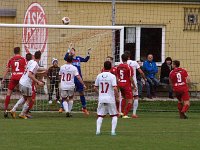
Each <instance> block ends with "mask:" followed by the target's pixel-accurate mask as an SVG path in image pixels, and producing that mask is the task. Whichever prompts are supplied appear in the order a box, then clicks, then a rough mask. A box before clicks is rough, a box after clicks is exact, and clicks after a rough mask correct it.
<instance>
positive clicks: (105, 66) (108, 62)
mask: <svg viewBox="0 0 200 150" xmlns="http://www.w3.org/2000/svg"><path fill="white" fill-rule="evenodd" d="M111 67H112V64H111V62H110V61H105V62H104V69H105V70H110V69H111Z"/></svg>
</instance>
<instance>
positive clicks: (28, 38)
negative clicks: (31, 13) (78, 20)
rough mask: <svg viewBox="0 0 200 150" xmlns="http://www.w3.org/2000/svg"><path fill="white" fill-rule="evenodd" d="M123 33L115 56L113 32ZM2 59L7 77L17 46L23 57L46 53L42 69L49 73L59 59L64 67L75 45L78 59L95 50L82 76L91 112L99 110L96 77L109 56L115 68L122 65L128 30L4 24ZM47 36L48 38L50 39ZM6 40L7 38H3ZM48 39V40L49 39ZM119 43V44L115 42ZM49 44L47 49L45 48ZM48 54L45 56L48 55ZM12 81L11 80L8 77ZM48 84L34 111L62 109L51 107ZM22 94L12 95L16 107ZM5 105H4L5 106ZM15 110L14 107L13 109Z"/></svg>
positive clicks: (0, 31)
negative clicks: (89, 50)
mask: <svg viewBox="0 0 200 150" xmlns="http://www.w3.org/2000/svg"><path fill="white" fill-rule="evenodd" d="M116 31H117V32H118V33H119V37H118V38H119V39H118V40H117V42H118V43H114V44H117V46H118V48H117V49H116V50H115V54H114V55H113V47H112V46H113V32H116ZM0 35H1V38H0V39H1V45H0V55H2V56H4V57H3V58H2V60H1V63H0V68H1V71H0V76H1V77H2V76H3V72H4V70H5V68H6V63H7V62H8V60H9V59H10V58H11V57H12V56H13V48H14V47H16V46H19V47H21V49H22V56H24V57H25V54H26V53H28V52H31V53H32V54H33V53H34V52H35V51H37V50H41V51H42V57H44V58H41V62H40V65H41V66H43V67H44V68H46V69H48V68H49V67H50V66H52V59H53V58H57V59H58V62H59V66H61V65H63V64H64V63H65V61H64V60H63V58H64V55H65V54H66V52H67V49H68V45H69V44H70V43H71V42H72V43H73V46H74V47H75V49H76V50H77V51H76V53H77V55H79V56H81V57H83V58H84V57H85V56H87V48H89V47H91V48H92V49H93V50H92V51H91V57H90V60H89V61H88V62H86V63H82V64H81V65H82V67H81V68H82V75H83V80H84V81H85V82H86V83H87V85H88V88H87V89H86V91H85V96H86V100H87V101H88V105H89V106H88V108H89V109H93V110H94V108H95V107H96V101H95V100H97V95H96V94H94V91H93V88H92V85H93V83H94V80H95V77H96V76H97V75H98V74H99V73H100V71H101V69H102V67H103V62H104V61H105V60H106V57H107V56H112V55H113V57H114V58H115V55H118V56H117V58H118V59H117V60H116V61H115V64H116V65H117V64H119V63H120V62H121V57H120V56H121V55H122V54H123V52H124V26H83V25H50V24H46V25H41V24H3V23H1V24H0ZM46 36H47V37H46ZM3 37H4V38H3ZM45 38H47V39H45ZM114 42H116V41H114ZM45 44H46V45H45ZM47 52H48V54H45V53H47ZM7 79H9V76H8V77H7ZM43 80H45V82H46V83H47V84H46V85H45V86H46V87H45V88H41V89H39V91H38V93H37V96H36V102H35V107H34V110H38V111H39V110H41V111H49V110H50V111H51V110H55V109H58V106H56V107H54V106H55V105H53V106H51V105H49V104H48V100H49V98H48V95H49V91H50V81H49V79H48V77H47V78H43ZM6 90H7V85H2V86H1V88H0V93H1V94H0V95H1V96H0V99H2V101H1V102H2V103H3V102H4V101H3V99H5V96H6ZM19 97H20V93H19V91H18V90H15V91H14V92H13V94H12V97H11V99H14V101H11V103H14V102H15V101H16V100H17V99H19ZM55 98H56V93H55V90H54V93H53V99H54V100H55ZM75 101H76V103H75V105H74V106H75V107H74V108H75V110H80V109H81V104H80V100H79V96H78V94H77V96H76V97H75ZM2 105H3V104H2ZM10 106H12V104H11V105H10Z"/></svg>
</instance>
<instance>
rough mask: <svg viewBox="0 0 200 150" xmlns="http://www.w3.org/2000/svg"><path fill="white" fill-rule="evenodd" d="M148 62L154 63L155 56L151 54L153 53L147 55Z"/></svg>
mask: <svg viewBox="0 0 200 150" xmlns="http://www.w3.org/2000/svg"><path fill="white" fill-rule="evenodd" d="M147 60H148V61H153V54H151V53H149V54H147Z"/></svg>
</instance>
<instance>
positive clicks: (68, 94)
mask: <svg viewBox="0 0 200 150" xmlns="http://www.w3.org/2000/svg"><path fill="white" fill-rule="evenodd" d="M60 95H61V97H62V98H67V97H72V96H74V90H61V91H60Z"/></svg>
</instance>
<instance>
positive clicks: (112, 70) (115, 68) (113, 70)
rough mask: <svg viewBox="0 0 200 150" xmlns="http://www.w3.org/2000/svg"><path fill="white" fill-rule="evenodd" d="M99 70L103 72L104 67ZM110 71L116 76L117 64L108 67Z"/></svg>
mask: <svg viewBox="0 0 200 150" xmlns="http://www.w3.org/2000/svg"><path fill="white" fill-rule="evenodd" d="M101 72H105V69H104V68H103V69H102V70H101ZM110 73H112V74H114V75H115V76H117V66H114V67H112V68H111V69H110Z"/></svg>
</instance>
